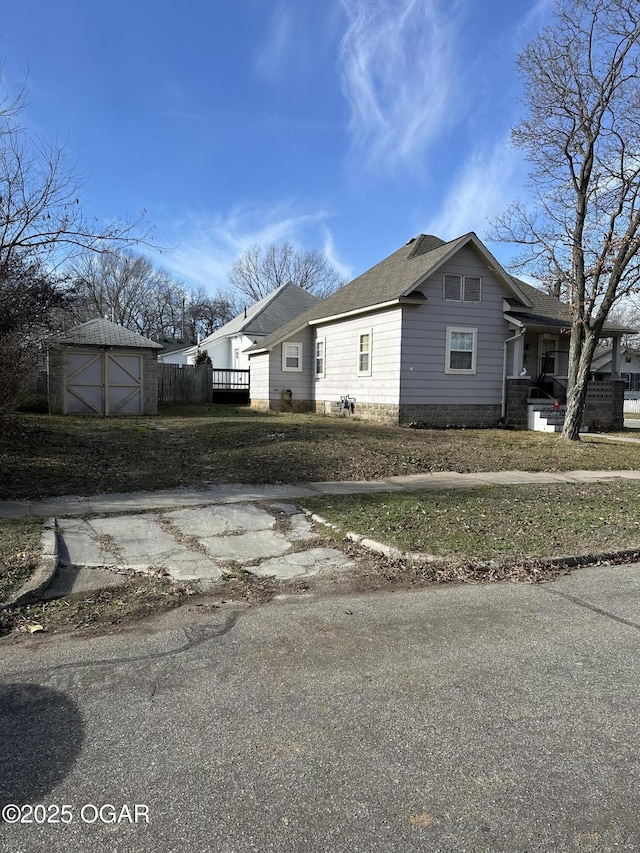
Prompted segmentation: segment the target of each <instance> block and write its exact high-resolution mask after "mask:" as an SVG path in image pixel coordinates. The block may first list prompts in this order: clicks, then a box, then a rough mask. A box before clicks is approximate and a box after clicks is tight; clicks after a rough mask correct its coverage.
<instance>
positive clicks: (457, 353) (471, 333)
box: [444, 326, 478, 373]
mask: <svg viewBox="0 0 640 853" xmlns="http://www.w3.org/2000/svg"><path fill="white" fill-rule="evenodd" d="M477 335H478V331H477V329H466V328H458V327H451V326H450V327H448V328H447V352H446V361H445V367H444V372H445V373H475V372H476V341H477Z"/></svg>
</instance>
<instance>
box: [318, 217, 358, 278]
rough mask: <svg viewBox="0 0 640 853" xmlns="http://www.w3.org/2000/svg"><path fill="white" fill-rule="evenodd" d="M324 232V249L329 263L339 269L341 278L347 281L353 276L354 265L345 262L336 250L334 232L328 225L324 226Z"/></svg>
mask: <svg viewBox="0 0 640 853" xmlns="http://www.w3.org/2000/svg"><path fill="white" fill-rule="evenodd" d="M322 232H323V234H324V243H323V246H322V250H323V251H324V254H325V257H326V258H327V260H328V261H329V263H330V264H331V265H332V266H333V267H335V269H337V270H338V273H339V274H340V276H341V278H343V279H344V280H345V281H349V280H350V279H352V278H353V267H351V266H350V265H349V264H347V263H345V262H344V261H343V260H342V259H341V258H340V257H339V255H338V252H337V250H336V245H335V241H334V239H333V234H332V233H331V231H330V230H329V228H328V227H327V226H326V225H323V226H322Z"/></svg>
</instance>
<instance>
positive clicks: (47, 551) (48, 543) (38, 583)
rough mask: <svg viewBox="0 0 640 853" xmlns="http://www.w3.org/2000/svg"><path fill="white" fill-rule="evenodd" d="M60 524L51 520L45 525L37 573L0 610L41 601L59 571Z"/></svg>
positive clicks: (4, 602)
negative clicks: (58, 532) (42, 594)
mask: <svg viewBox="0 0 640 853" xmlns="http://www.w3.org/2000/svg"><path fill="white" fill-rule="evenodd" d="M57 530H58V522H57V521H56V519H55V518H49V519H47V520H46V521H45V523H44V529H43V531H42V538H41V540H40V558H39V559H38V565H37V567H36V570H35V572H34V573H33V574H32V575H31V577H30V578H29V580H27V581H25V583H24V584H23V585H22V586H21V587H20V589H19V590H18V591H17V592H14V593H13V595H11V596H10V597H9V598H8V599H7V600H6V601H3V602H2V603H0V610H9V609H10V608H12V607H22V606H23V605H24V604H32V603H33V602H36V601H39V600H40V595H41V593H43V592H44V590H45V589H46V588H47V587H48V586H49V584H50V583H51V581H52V580H53V576H54V575H55V573H56V571H57V569H58V535H57Z"/></svg>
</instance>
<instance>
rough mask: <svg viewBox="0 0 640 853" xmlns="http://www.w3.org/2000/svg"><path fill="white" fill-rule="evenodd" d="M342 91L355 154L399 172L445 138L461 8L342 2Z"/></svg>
mask: <svg viewBox="0 0 640 853" xmlns="http://www.w3.org/2000/svg"><path fill="white" fill-rule="evenodd" d="M340 2H341V3H342V6H343V7H344V10H345V12H346V14H347V19H348V28H347V31H346V33H345V34H344V37H343V39H342V42H341V46H340V67H341V73H342V89H343V92H344V95H345V96H346V98H347V100H348V102H349V107H350V122H349V128H350V133H351V137H352V141H353V145H354V148H355V150H356V151H357V152H358V154H359V155H360V156H364V158H365V160H366V162H367V163H368V165H370V166H376V167H381V166H386V167H388V168H391V169H392V168H394V167H395V166H397V165H398V164H399V163H401V162H405V163H406V162H409V161H411V160H412V159H413V158H415V157H416V156H419V155H420V154H421V153H422V152H423V150H424V148H425V146H427V145H428V144H429V142H430V141H432V140H433V139H435V138H436V137H438V136H439V135H440V134H441V133H442V131H443V129H444V127H445V125H447V124H448V121H447V115H448V114H450V112H451V111H450V109H449V107H450V101H451V99H452V96H453V93H454V90H455V86H456V72H455V52H454V41H455V35H456V32H457V26H458V25H457V18H456V15H455V6H456V2H455V0H452V2H450V3H449V4H448V5H447V9H446V14H445V13H444V12H443V8H442V6H443V4H442V2H441V0H396V2H394V3H389V2H388V0H340Z"/></svg>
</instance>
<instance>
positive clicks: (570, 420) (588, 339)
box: [562, 327, 598, 441]
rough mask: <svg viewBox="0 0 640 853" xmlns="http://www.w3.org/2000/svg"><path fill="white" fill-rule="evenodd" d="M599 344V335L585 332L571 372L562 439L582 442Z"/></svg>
mask: <svg viewBox="0 0 640 853" xmlns="http://www.w3.org/2000/svg"><path fill="white" fill-rule="evenodd" d="M582 328H584V327H582ZM573 343H574V342H573V339H572V341H571V350H573ZM597 343H598V336H597V334H596V333H595V332H594V331H593V330H592V329H587V330H585V334H584V339H583V340H582V347H581V351H580V356H579V360H578V361H577V366H576V367H574V370H573V371H572V369H571V367H570V370H569V389H568V394H567V411H566V413H565V416H564V427H563V429H562V437H563V438H566V439H568V440H569V441H580V427H581V426H582V417H583V415H584V407H585V403H586V400H587V390H588V388H589V377H590V375H591V361H592V359H593V353H594V351H595V348H596V344H597ZM574 358H575V356H574ZM570 361H571V354H570ZM574 365H575V361H574ZM574 371H575V372H574ZM574 375H575V380H574V381H573V382H572V381H571V379H572V377H573V376H574Z"/></svg>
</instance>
